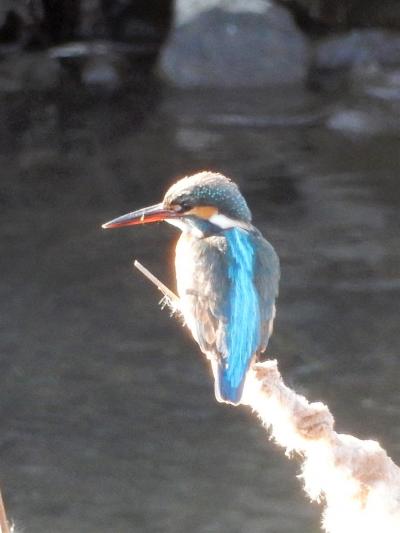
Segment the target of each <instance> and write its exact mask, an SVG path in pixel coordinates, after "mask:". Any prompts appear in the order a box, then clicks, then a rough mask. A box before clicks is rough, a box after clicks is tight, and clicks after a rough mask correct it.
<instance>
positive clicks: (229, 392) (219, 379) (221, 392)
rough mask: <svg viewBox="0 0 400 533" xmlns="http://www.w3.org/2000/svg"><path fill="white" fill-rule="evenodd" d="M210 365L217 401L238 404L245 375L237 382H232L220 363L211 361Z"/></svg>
mask: <svg viewBox="0 0 400 533" xmlns="http://www.w3.org/2000/svg"><path fill="white" fill-rule="evenodd" d="M212 366H213V374H214V391H215V398H216V399H217V401H218V402H221V403H230V404H232V405H239V404H240V401H241V399H242V394H243V387H244V382H245V379H246V376H244V377H243V379H242V381H241V382H240V383H239V384H236V383H235V384H233V383H232V379H231V376H229V375H228V374H227V372H226V369H225V368H223V366H222V365H221V364H218V363H217V362H213V365H212Z"/></svg>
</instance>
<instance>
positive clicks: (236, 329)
mask: <svg viewBox="0 0 400 533" xmlns="http://www.w3.org/2000/svg"><path fill="white" fill-rule="evenodd" d="M160 221H165V222H167V223H169V224H172V225H173V226H176V227H178V229H180V230H181V235H180V237H179V239H178V242H177V245H176V251H175V270H176V283H177V291H178V295H179V311H180V312H181V314H182V315H183V318H184V322H185V323H186V325H187V326H188V328H189V330H190V331H191V333H192V336H193V338H194V340H195V341H196V342H197V344H198V345H199V347H200V349H201V351H202V352H203V353H204V354H205V355H206V357H207V359H209V360H210V363H211V369H212V373H213V375H214V383H215V387H214V390H215V397H216V399H217V401H219V402H224V403H228V404H233V405H238V404H240V403H241V400H242V395H243V389H244V384H245V380H246V376H247V373H248V371H249V369H250V368H251V366H252V364H253V363H254V362H255V361H258V360H259V359H260V357H261V354H262V353H263V352H264V351H265V350H266V348H267V344H268V341H269V338H270V336H271V334H272V330H273V323H274V318H275V300H276V298H277V296H278V286H279V279H280V265H279V258H278V255H277V253H276V252H275V250H274V248H273V246H272V245H271V244H270V243H269V242H268V241H267V240H266V239H265V238H264V237H263V236H262V234H261V232H260V231H259V230H258V229H257V228H256V227H255V226H253V225H252V222H251V221H252V215H251V211H250V209H249V207H248V205H247V203H246V200H245V198H244V197H243V195H242V194H241V192H240V190H239V188H238V186H237V185H236V184H235V183H234V182H233V181H232V180H231V179H230V178H228V177H226V176H224V175H223V174H221V173H218V172H211V171H202V172H198V173H196V174H193V175H190V176H186V177H183V178H181V179H179V180H178V181H177V182H176V183H174V184H173V185H172V186H171V187H170V188H169V189H168V190H167V192H166V194H165V196H164V199H163V200H162V202H161V203H158V204H155V205H152V206H150V207H145V208H143V209H139V210H137V211H133V212H131V213H128V214H126V215H122V216H120V217H118V218H115V219H113V220H110V221H109V222H106V223H105V224H103V225H102V227H103V228H105V229H108V228H120V227H124V226H133V225H137V224H146V223H151V222H160Z"/></svg>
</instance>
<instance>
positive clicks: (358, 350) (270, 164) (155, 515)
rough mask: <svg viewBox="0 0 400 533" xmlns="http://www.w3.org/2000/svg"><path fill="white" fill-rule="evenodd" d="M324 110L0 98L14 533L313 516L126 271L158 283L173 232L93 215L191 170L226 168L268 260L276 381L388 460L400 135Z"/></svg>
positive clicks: (217, 530) (395, 370) (221, 524)
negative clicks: (120, 226)
mask: <svg viewBox="0 0 400 533" xmlns="http://www.w3.org/2000/svg"><path fill="white" fill-rule="evenodd" d="M342 104H343V105H351V102H350V103H348V102H347V103H346V102H344V103H343V102H342V103H341V105H342ZM336 105H337V104H336V102H335V100H334V99H333V97H329V98H328V97H322V96H318V95H316V94H312V93H306V92H305V93H304V94H299V93H293V94H292V93H290V92H286V93H285V92H283V93H282V92H280V91H275V92H273V91H272V92H270V93H268V92H254V93H251V92H246V93H243V94H240V93H237V94H232V93H231V94H229V93H207V94H205V93H203V92H201V91H199V92H197V93H196V92H191V93H174V92H169V91H167V90H162V89H160V88H157V87H152V88H149V89H144V88H143V89H142V90H139V89H138V90H137V91H136V92H134V93H132V94H131V95H130V96H121V97H118V98H114V99H111V100H110V99H102V98H97V97H92V98H90V97H88V96H83V95H77V94H70V95H65V94H64V95H62V96H60V97H59V98H57V99H54V98H45V97H40V98H39V97H32V96H31V97H26V98H18V99H13V98H8V99H7V100H5V99H4V100H3V101H2V103H1V107H0V113H1V121H0V128H1V136H0V152H1V155H0V163H1V176H2V177H1V185H0V203H1V224H0V238H1V250H2V261H1V263H2V267H1V272H2V275H1V279H0V295H1V302H2V311H1V317H0V320H1V332H0V339H1V341H0V342H1V352H0V357H1V378H0V379H1V381H0V406H1V410H0V420H1V426H0V427H1V432H0V452H1V453H0V481H1V487H2V490H3V492H4V496H5V499H6V502H7V506H8V511H9V514H10V516H11V517H12V518H13V519H14V520H15V522H16V524H17V526H18V527H20V528H21V529H22V530H23V531H26V532H29V533H55V532H57V533H71V532H73V531H76V532H79V533H94V532H96V533H103V532H104V533H105V532H110V531H111V532H115V533H128V532H132V531H134V532H136V531H137V532H146V533H147V532H149V533H156V532H160V533H161V532H171V533H172V532H173V533H180V532H181V533H187V532H188V531H190V532H193V533H228V532H229V533H241V532H243V531H246V532H248V533H264V532H272V533H310V532H312V531H318V530H319V519H320V518H319V516H320V515H319V509H318V506H317V505H316V504H313V505H310V504H309V503H307V502H306V499H305V497H304V495H303V494H302V491H301V488H300V487H301V484H300V481H299V480H298V479H296V475H297V474H298V473H299V464H298V463H297V462H296V460H293V461H290V462H289V461H288V460H287V459H286V458H285V457H284V454H283V453H282V451H281V450H277V449H276V448H275V447H274V445H273V444H271V443H270V442H269V441H268V438H267V435H266V433H265V432H264V430H263V429H262V428H261V427H259V424H258V422H257V420H256V419H255V417H254V416H253V415H252V414H251V413H250V412H248V411H247V410H246V409H245V408H237V409H234V408H230V407H227V406H221V405H218V404H217V403H216V402H215V401H214V399H213V391H212V385H211V380H210V378H209V372H208V368H207V365H206V363H205V362H204V361H203V359H202V357H201V356H200V355H199V350H198V349H197V347H196V346H195V345H194V343H193V341H192V340H191V339H190V338H189V335H188V333H187V332H186V331H185V330H184V329H183V328H182V327H181V326H180V325H179V324H177V323H176V322H175V321H174V319H171V318H170V317H169V315H168V312H167V311H165V310H164V311H161V310H160V309H159V308H158V306H157V302H158V300H159V295H158V294H157V292H156V291H155V289H154V288H153V287H152V286H150V285H149V284H148V283H147V282H146V281H145V280H144V279H142V277H141V276H140V275H139V274H138V273H136V272H133V271H132V268H131V262H132V259H133V258H134V257H137V258H139V259H140V260H141V261H142V262H143V263H144V264H145V265H147V266H148V267H149V268H150V269H151V270H153V271H154V272H155V273H156V274H157V275H159V276H160V277H161V278H162V279H164V280H166V282H167V283H168V284H169V285H171V286H173V271H172V253H171V250H172V248H173V243H174V240H175V239H176V237H177V234H176V233H175V230H174V229H173V228H171V227H169V226H162V225H159V226H153V227H148V228H147V227H146V228H137V229H131V230H129V229H128V230H120V231H114V232H112V231H109V232H104V231H101V230H100V229H99V226H100V223H101V222H104V221H106V220H108V219H110V218H111V217H114V216H116V215H119V214H122V213H124V212H125V211H127V210H131V209H133V208H136V207H141V206H143V205H146V204H151V203H155V202H156V201H158V200H159V199H160V198H161V195H162V192H163V191H164V190H165V189H166V187H167V186H168V185H169V184H170V183H171V182H172V181H173V180H174V179H175V176H177V175H184V174H186V173H190V172H193V171H196V170H199V169H204V168H211V169H215V170H220V171H222V172H224V173H227V174H228V175H230V176H232V177H233V178H234V179H236V180H237V181H238V182H239V184H240V186H241V188H242V190H243V192H244V193H245V195H246V197H247V199H248V201H249V204H250V206H251V208H252V210H253V213H254V219H255V223H256V225H258V226H259V228H260V229H261V230H262V231H263V232H264V233H265V235H266V236H267V237H268V238H269V240H270V241H271V242H272V243H273V244H274V246H275V247H276V249H277V251H278V253H279V255H280V257H281V261H282V271H283V272H282V285H281V296H280V299H279V303H278V314H277V321H276V327H275V334H274V338H273V341H272V342H271V345H270V351H271V354H272V355H273V356H277V357H278V358H279V360H280V367H281V370H282V372H283V373H284V377H285V379H286V381H287V382H288V383H289V384H290V385H291V386H294V387H295V388H296V389H297V390H298V391H299V392H303V393H305V394H306V395H307V396H308V397H309V398H310V399H312V400H316V399H321V400H323V401H326V402H328V403H329V405H330V407H331V409H332V411H333V413H334V414H335V416H336V419H337V427H338V429H339V430H340V431H343V432H351V433H353V434H355V435H357V436H360V437H363V438H377V439H379V440H380V441H381V443H382V444H383V445H384V446H385V447H386V448H387V450H388V452H389V454H390V455H391V456H392V457H393V459H394V460H397V461H400V444H399V442H400V424H399V422H398V421H399V412H400V393H399V390H400V389H399V381H400V366H399V360H398V357H399V354H400V342H399V334H398V313H399V305H398V301H399V296H400V276H399V266H400V254H399V227H400V225H399V211H398V205H399V198H400V194H399V193H400V186H399V164H400V150H399V145H400V135H399V131H400V130H397V128H396V127H393V125H392V126H391V127H390V128H387V129H385V128H383V129H382V130H381V131H378V132H376V131H375V132H373V134H372V133H371V131H369V130H368V128H366V129H365V130H362V131H358V130H357V128H356V131H354V128H353V129H352V128H350V131H349V129H345V130H343V129H337V128H334V127H332V126H331V127H329V126H328V125H327V124H332V122H329V116H331V114H332V113H333V112H334V109H335V106H336ZM373 105H375V106H376V105H377V104H376V102H375V101H373V100H371V101H369V100H366V101H365V102H362V106H363V109H364V110H365V111H366V112H367V113H368V112H369V110H370V109H371V107H372V106H373ZM390 106H394V107H390ZM390 106H388V107H385V106H383V107H382V106H379V105H378V112H379V113H381V115H380V116H382V117H383V118H385V117H388V119H389V117H393V115H394V114H395V112H396V111H397V110H396V103H394V104H390ZM383 123H385V121H384V120H383Z"/></svg>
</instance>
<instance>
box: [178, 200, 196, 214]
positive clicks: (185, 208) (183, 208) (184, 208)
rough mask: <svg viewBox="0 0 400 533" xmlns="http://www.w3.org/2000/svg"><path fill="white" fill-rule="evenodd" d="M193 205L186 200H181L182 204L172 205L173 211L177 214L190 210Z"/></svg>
mask: <svg viewBox="0 0 400 533" xmlns="http://www.w3.org/2000/svg"><path fill="white" fill-rule="evenodd" d="M192 207H193V205H192V204H191V203H190V202H188V201H187V200H183V201H182V202H179V204H175V205H174V210H175V211H176V212H177V213H185V212H186V211H190V209H192Z"/></svg>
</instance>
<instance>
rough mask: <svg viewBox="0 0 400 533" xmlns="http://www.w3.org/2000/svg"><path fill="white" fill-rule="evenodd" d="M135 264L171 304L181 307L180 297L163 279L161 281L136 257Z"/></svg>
mask: <svg viewBox="0 0 400 533" xmlns="http://www.w3.org/2000/svg"><path fill="white" fill-rule="evenodd" d="M133 266H134V267H136V268H137V269H138V270H139V272H141V273H142V274H143V275H144V276H145V277H146V278H147V279H148V280H150V281H151V282H152V283H153V284H154V285H155V286H156V287H157V289H158V290H159V291H161V292H162V293H163V295H164V296H165V297H166V298H168V300H170V301H171V304H172V306H173V307H175V308H179V298H178V296H177V295H176V294H175V293H174V292H172V291H171V289H169V288H168V287H167V286H166V285H164V283H163V282H162V281H160V280H159V279H158V278H157V277H156V276H155V275H154V274H152V273H151V272H150V271H149V270H147V268H146V267H144V266H143V265H142V264H141V263H139V261H137V260H136V259H135V261H134V263H133Z"/></svg>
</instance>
